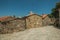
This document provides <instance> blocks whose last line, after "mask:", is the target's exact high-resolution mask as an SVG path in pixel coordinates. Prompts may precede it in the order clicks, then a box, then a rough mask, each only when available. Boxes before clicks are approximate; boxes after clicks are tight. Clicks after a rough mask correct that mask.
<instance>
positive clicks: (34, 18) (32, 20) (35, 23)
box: [24, 12, 42, 28]
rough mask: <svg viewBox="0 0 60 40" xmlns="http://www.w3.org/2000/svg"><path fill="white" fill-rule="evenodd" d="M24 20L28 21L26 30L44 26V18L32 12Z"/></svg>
mask: <svg viewBox="0 0 60 40" xmlns="http://www.w3.org/2000/svg"><path fill="white" fill-rule="evenodd" d="M24 18H25V21H26V28H36V27H41V26H42V18H41V16H40V15H37V14H33V13H32V12H30V14H29V15H28V16H26V17H24Z"/></svg>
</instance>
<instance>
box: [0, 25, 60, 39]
mask: <svg viewBox="0 0 60 40" xmlns="http://www.w3.org/2000/svg"><path fill="white" fill-rule="evenodd" d="M0 40H60V29H57V28H54V27H53V26H45V27H40V28H31V29H27V30H25V31H21V32H16V33H13V34H0Z"/></svg>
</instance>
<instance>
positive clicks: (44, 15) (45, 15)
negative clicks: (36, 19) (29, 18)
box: [42, 14, 52, 26]
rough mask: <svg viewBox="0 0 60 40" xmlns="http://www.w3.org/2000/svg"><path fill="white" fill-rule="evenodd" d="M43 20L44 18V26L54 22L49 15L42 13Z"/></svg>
mask: <svg viewBox="0 0 60 40" xmlns="http://www.w3.org/2000/svg"><path fill="white" fill-rule="evenodd" d="M42 20H43V21H42V24H43V26H47V25H50V24H52V20H51V18H49V16H48V15H47V14H43V15H42Z"/></svg>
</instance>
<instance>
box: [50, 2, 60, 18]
mask: <svg viewBox="0 0 60 40" xmlns="http://www.w3.org/2000/svg"><path fill="white" fill-rule="evenodd" d="M59 8H60V2H58V3H56V6H55V8H52V12H51V14H50V15H49V16H50V17H54V18H59V11H58V9H59Z"/></svg>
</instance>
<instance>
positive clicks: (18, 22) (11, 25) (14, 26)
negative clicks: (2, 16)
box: [0, 19, 25, 33]
mask: <svg viewBox="0 0 60 40" xmlns="http://www.w3.org/2000/svg"><path fill="white" fill-rule="evenodd" d="M22 30H25V20H24V19H15V20H11V21H9V22H8V23H6V24H5V25H3V24H1V23H0V33H13V32H17V31H22Z"/></svg>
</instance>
